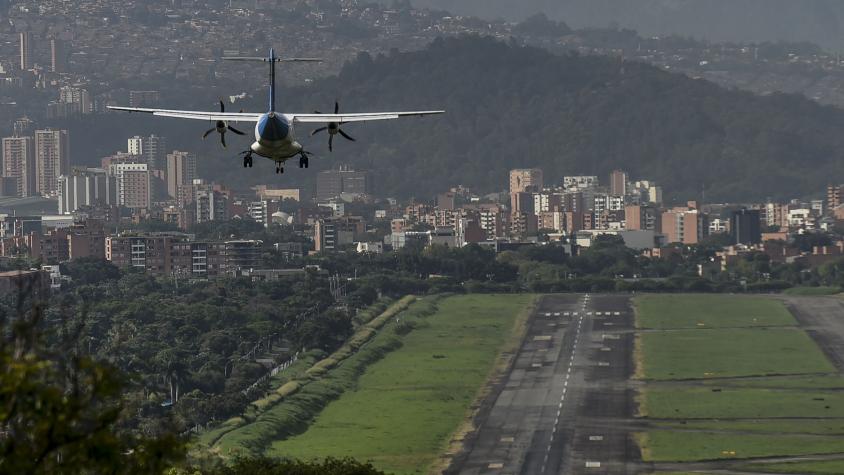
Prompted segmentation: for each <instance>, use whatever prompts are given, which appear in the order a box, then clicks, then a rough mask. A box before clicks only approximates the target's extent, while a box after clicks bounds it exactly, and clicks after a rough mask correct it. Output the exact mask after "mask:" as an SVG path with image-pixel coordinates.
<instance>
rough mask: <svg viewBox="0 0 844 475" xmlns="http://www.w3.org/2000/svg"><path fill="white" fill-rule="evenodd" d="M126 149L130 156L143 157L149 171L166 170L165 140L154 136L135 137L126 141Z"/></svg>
mask: <svg viewBox="0 0 844 475" xmlns="http://www.w3.org/2000/svg"><path fill="white" fill-rule="evenodd" d="M127 147H128V152H129V153H130V154H132V155H138V156H141V157H144V160H145V161H146V163H147V165H149V167H150V170H163V169H166V168H167V154H166V149H167V139H166V138H164V137H161V136H158V135H155V134H152V135H149V136H147V137H141V136H139V135H136V136H134V137H132V138H130V139H129V140H127ZM181 153H184V152H181Z"/></svg>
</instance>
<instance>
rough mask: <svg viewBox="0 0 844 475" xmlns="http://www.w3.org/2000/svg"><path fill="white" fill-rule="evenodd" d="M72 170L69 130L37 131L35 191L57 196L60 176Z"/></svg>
mask: <svg viewBox="0 0 844 475" xmlns="http://www.w3.org/2000/svg"><path fill="white" fill-rule="evenodd" d="M69 172H70V141H69V139H68V133H67V130H53V129H44V130H36V131H35V191H36V192H37V193H41V195H42V196H55V195H56V194H57V193H58V191H59V176H61V175H65V174H67V173H69Z"/></svg>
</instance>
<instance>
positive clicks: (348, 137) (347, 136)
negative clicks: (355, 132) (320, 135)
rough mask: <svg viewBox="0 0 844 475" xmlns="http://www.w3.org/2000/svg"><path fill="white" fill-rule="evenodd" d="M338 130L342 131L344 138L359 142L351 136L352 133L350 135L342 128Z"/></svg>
mask: <svg viewBox="0 0 844 475" xmlns="http://www.w3.org/2000/svg"><path fill="white" fill-rule="evenodd" d="M337 132H340V135H342V136H343V138H345V139H346V140H351V141H352V142H357V140H355V139H354V138H352V136H350V135H349V134H347V133H346V132H343V130H342V129H340V130H337Z"/></svg>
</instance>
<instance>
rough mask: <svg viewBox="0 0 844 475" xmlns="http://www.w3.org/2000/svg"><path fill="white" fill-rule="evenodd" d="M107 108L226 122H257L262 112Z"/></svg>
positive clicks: (160, 115)
mask: <svg viewBox="0 0 844 475" xmlns="http://www.w3.org/2000/svg"><path fill="white" fill-rule="evenodd" d="M108 108H109V109H111V110H115V111H124V112H139V113H142V114H152V115H155V116H159V117H174V118H177V119H195V120H210V121H215V120H224V121H226V122H258V120H260V119H261V116H262V115H263V114H257V113H254V112H205V111H183V110H170V109H146V108H143V107H121V106H108Z"/></svg>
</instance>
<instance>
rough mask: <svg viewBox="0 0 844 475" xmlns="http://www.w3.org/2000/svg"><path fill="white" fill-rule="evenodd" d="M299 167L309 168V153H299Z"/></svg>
mask: <svg viewBox="0 0 844 475" xmlns="http://www.w3.org/2000/svg"><path fill="white" fill-rule="evenodd" d="M299 168H308V155H307V154H306V153H305V152H302V153H301V154H300V155H299Z"/></svg>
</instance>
